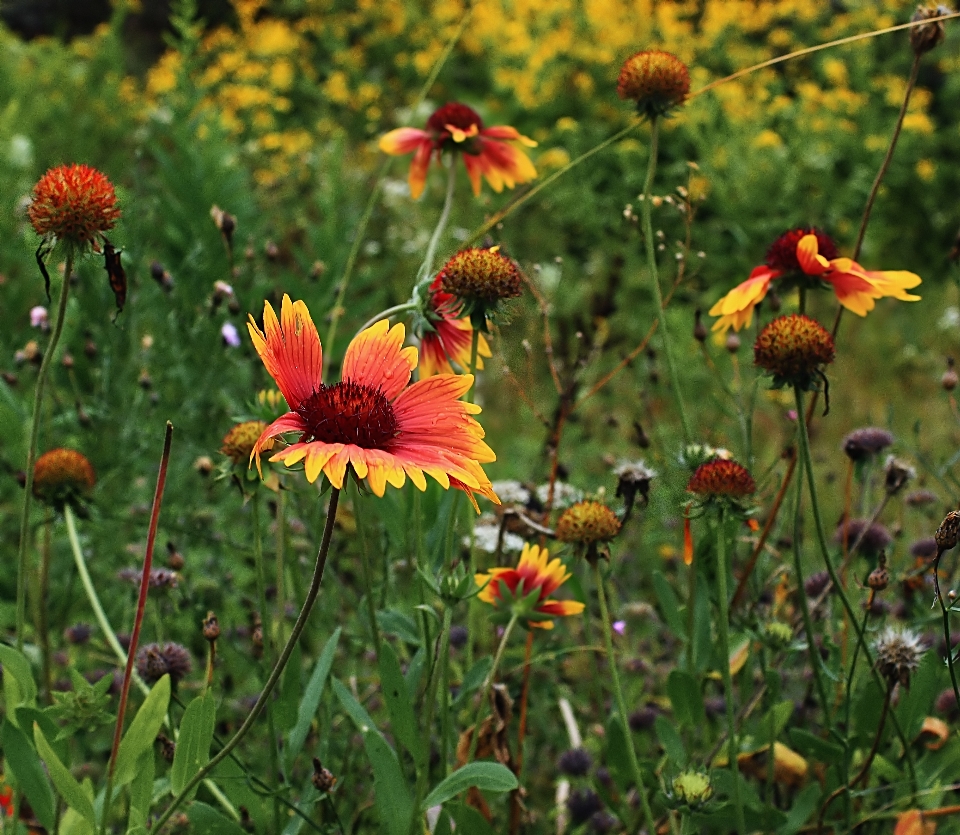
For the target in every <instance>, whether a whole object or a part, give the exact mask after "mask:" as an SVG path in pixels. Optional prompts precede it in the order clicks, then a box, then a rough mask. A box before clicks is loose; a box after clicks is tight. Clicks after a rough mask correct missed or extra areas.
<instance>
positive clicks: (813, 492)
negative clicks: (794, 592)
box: [793, 386, 917, 793]
mask: <svg viewBox="0 0 960 835" xmlns="http://www.w3.org/2000/svg"><path fill="white" fill-rule="evenodd" d="M793 391H794V395H795V397H796V402H797V415H798V420H797V426H798V427H799V429H800V433H799V439H800V459H799V463H800V466H802V467H803V469H804V470H805V471H806V475H807V489H808V491H809V493H810V506H811V509H812V510H813V521H814V527H815V529H816V534H817V544H818V546H819V548H820V554H821V556H822V557H823V562H824V565H825V566H826V568H827V574H829V575H830V581H831V582H832V583H833V586H834V588H835V589H836V590H837V595H838V596H839V598H840V602H841V603H842V604H843V608H844V611H845V612H846V614H847V619H848V620H849V622H850V625H851V626H852V627H853V629H854V631H855V632H856V634H857V643H858V645H859V646H860V649H861V651H862V652H863V657H864V658H865V659H866V660H867V663H868V664H869V666H870V671H871V673H872V674H873V678H874V681H876V682H877V684H878V685H879V686H880V688H881V689H883V688H884V687H885V686H886V684H885V682H884V680H883V677H882V676H881V675H880V672H879V670H877V667H876V663H875V662H874V659H873V654H872V653H871V652H870V648H869V647H868V646H867V640H866V637H865V636H864V634H863V630H861V629H860V625H859V624H858V623H857V613H856V612H855V611H854V609H853V606H852V605H850V598H849V597H847V593H846V591H845V590H844V588H843V585H842V584H841V583H840V577H839V576H838V574H837V569H836V567H835V566H834V564H833V560H832V559H831V557H830V549H829V547H828V546H827V537H826V534H825V533H824V529H823V519H822V518H821V516H820V505H819V503H818V502H817V486H816V480H815V479H814V476H813V461H812V459H811V457H810V437H809V435H808V433H807V423H806V421H805V420H802V419H801V418H800V417H799V416H802V415H803V414H804V411H803V392H802V391H801V390H800V388H799V386H794V387H793ZM890 720H891V723H892V724H893V727H894V730H895V731H896V732H897V737H898V738H899V740H900V744H901V746H903V752H904V758H905V759H906V761H907V770H908V772H909V773H910V782H911V785H912V787H913V792H914V793H916V791H917V773H916V766H915V764H914V761H913V750H912V749H911V747H910V743H909V742H908V740H907V738H906V736H905V735H904V733H903V728H902V727H901V725H900V722H899V720H898V719H897V714H896V713H892V714H890Z"/></svg>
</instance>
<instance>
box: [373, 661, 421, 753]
mask: <svg viewBox="0 0 960 835" xmlns="http://www.w3.org/2000/svg"><path fill="white" fill-rule="evenodd" d="M380 687H381V689H382V690H383V697H384V699H385V700H386V702H387V711H388V712H389V714H390V727H391V729H392V730H393V735H394V736H395V737H396V738H397V739H398V740H400V742H401V744H402V745H403V746H404V747H405V748H406V749H407V750H408V751H409V752H410V755H411V756H412V757H413V759H414V760H415V761H416V762H418V763H419V762H421V760H422V758H423V753H424V748H423V738H422V737H421V736H420V732H419V729H418V728H417V720H416V719H415V718H414V715H413V702H412V700H411V699H410V694H409V692H408V691H407V684H406V682H405V681H404V679H403V673H402V672H401V671H400V662H399V661H398V660H397V654H396V653H395V652H394V650H393V647H392V646H390V644H388V643H384V644H382V645H381V647H380Z"/></svg>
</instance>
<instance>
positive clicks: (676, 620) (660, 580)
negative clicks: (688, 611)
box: [653, 571, 687, 638]
mask: <svg viewBox="0 0 960 835" xmlns="http://www.w3.org/2000/svg"><path fill="white" fill-rule="evenodd" d="M653 593H654V594H655V595H656V597H657V603H659V604H660V613H661V614H662V615H663V619H664V620H665V621H666V622H667V626H669V627H670V631H671V632H672V633H673V634H674V635H676V636H677V637H678V638H686V637H687V628H686V625H685V624H684V622H683V617H682V615H681V612H682V611H683V607H682V606H681V605H680V601H679V600H678V599H677V595H676V593H675V592H674V590H673V586H671V585H670V583H669V581H668V580H667V578H666V577H664V576H663V572H662V571H654V572H653Z"/></svg>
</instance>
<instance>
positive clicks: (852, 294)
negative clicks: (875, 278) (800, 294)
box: [823, 258, 883, 316]
mask: <svg viewBox="0 0 960 835" xmlns="http://www.w3.org/2000/svg"><path fill="white" fill-rule="evenodd" d="M831 263H832V264H840V266H841V267H844V268H845V269H832V270H830V272H828V273H826V274H825V275H824V276H823V278H824V279H825V280H826V281H827V282H829V283H830V285H831V286H832V287H833V292H834V293H835V294H836V296H837V301H839V302H840V304H841V305H843V306H844V307H845V308H847V310H849V311H850V312H851V313H856V314H857V316H866V315H867V313H868V312H869V311H871V310H873V308H874V299H879V298H882V297H883V293H882V292H881V291H880V290H879V289H877V287H875V286H874V284H873V282H871V281H870V280H869V279H868V278H867V277H866V274H865V273H864V272H863V268H862V267H860V265H859V264H857V263H856V262H854V261H851V260H850V259H849V258H837V259H834V261H832V262H831Z"/></svg>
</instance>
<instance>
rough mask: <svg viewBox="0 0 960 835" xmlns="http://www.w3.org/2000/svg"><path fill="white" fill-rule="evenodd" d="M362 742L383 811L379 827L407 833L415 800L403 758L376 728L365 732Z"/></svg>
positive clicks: (392, 833) (402, 834)
mask: <svg viewBox="0 0 960 835" xmlns="http://www.w3.org/2000/svg"><path fill="white" fill-rule="evenodd" d="M363 746H364V748H365V749H366V752H367V758H368V759H369V760H370V765H372V766H373V794H374V798H375V800H376V804H377V812H378V814H379V815H380V829H381V831H382V832H385V833H387V835H407V832H408V830H409V827H410V813H411V811H412V809H413V800H412V799H411V798H410V791H409V789H408V788H407V781H406V779H405V778H404V776H403V771H402V770H401V769H400V761H399V760H398V759H397V755H396V754H395V753H394V751H393V749H392V748H391V747H390V746H389V745H388V744H387V741H386V740H385V739H384V738H383V737H382V736H381V735H380V734H379V733H378V732H377V731H375V730H368V731H365V732H364V733H363Z"/></svg>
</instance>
